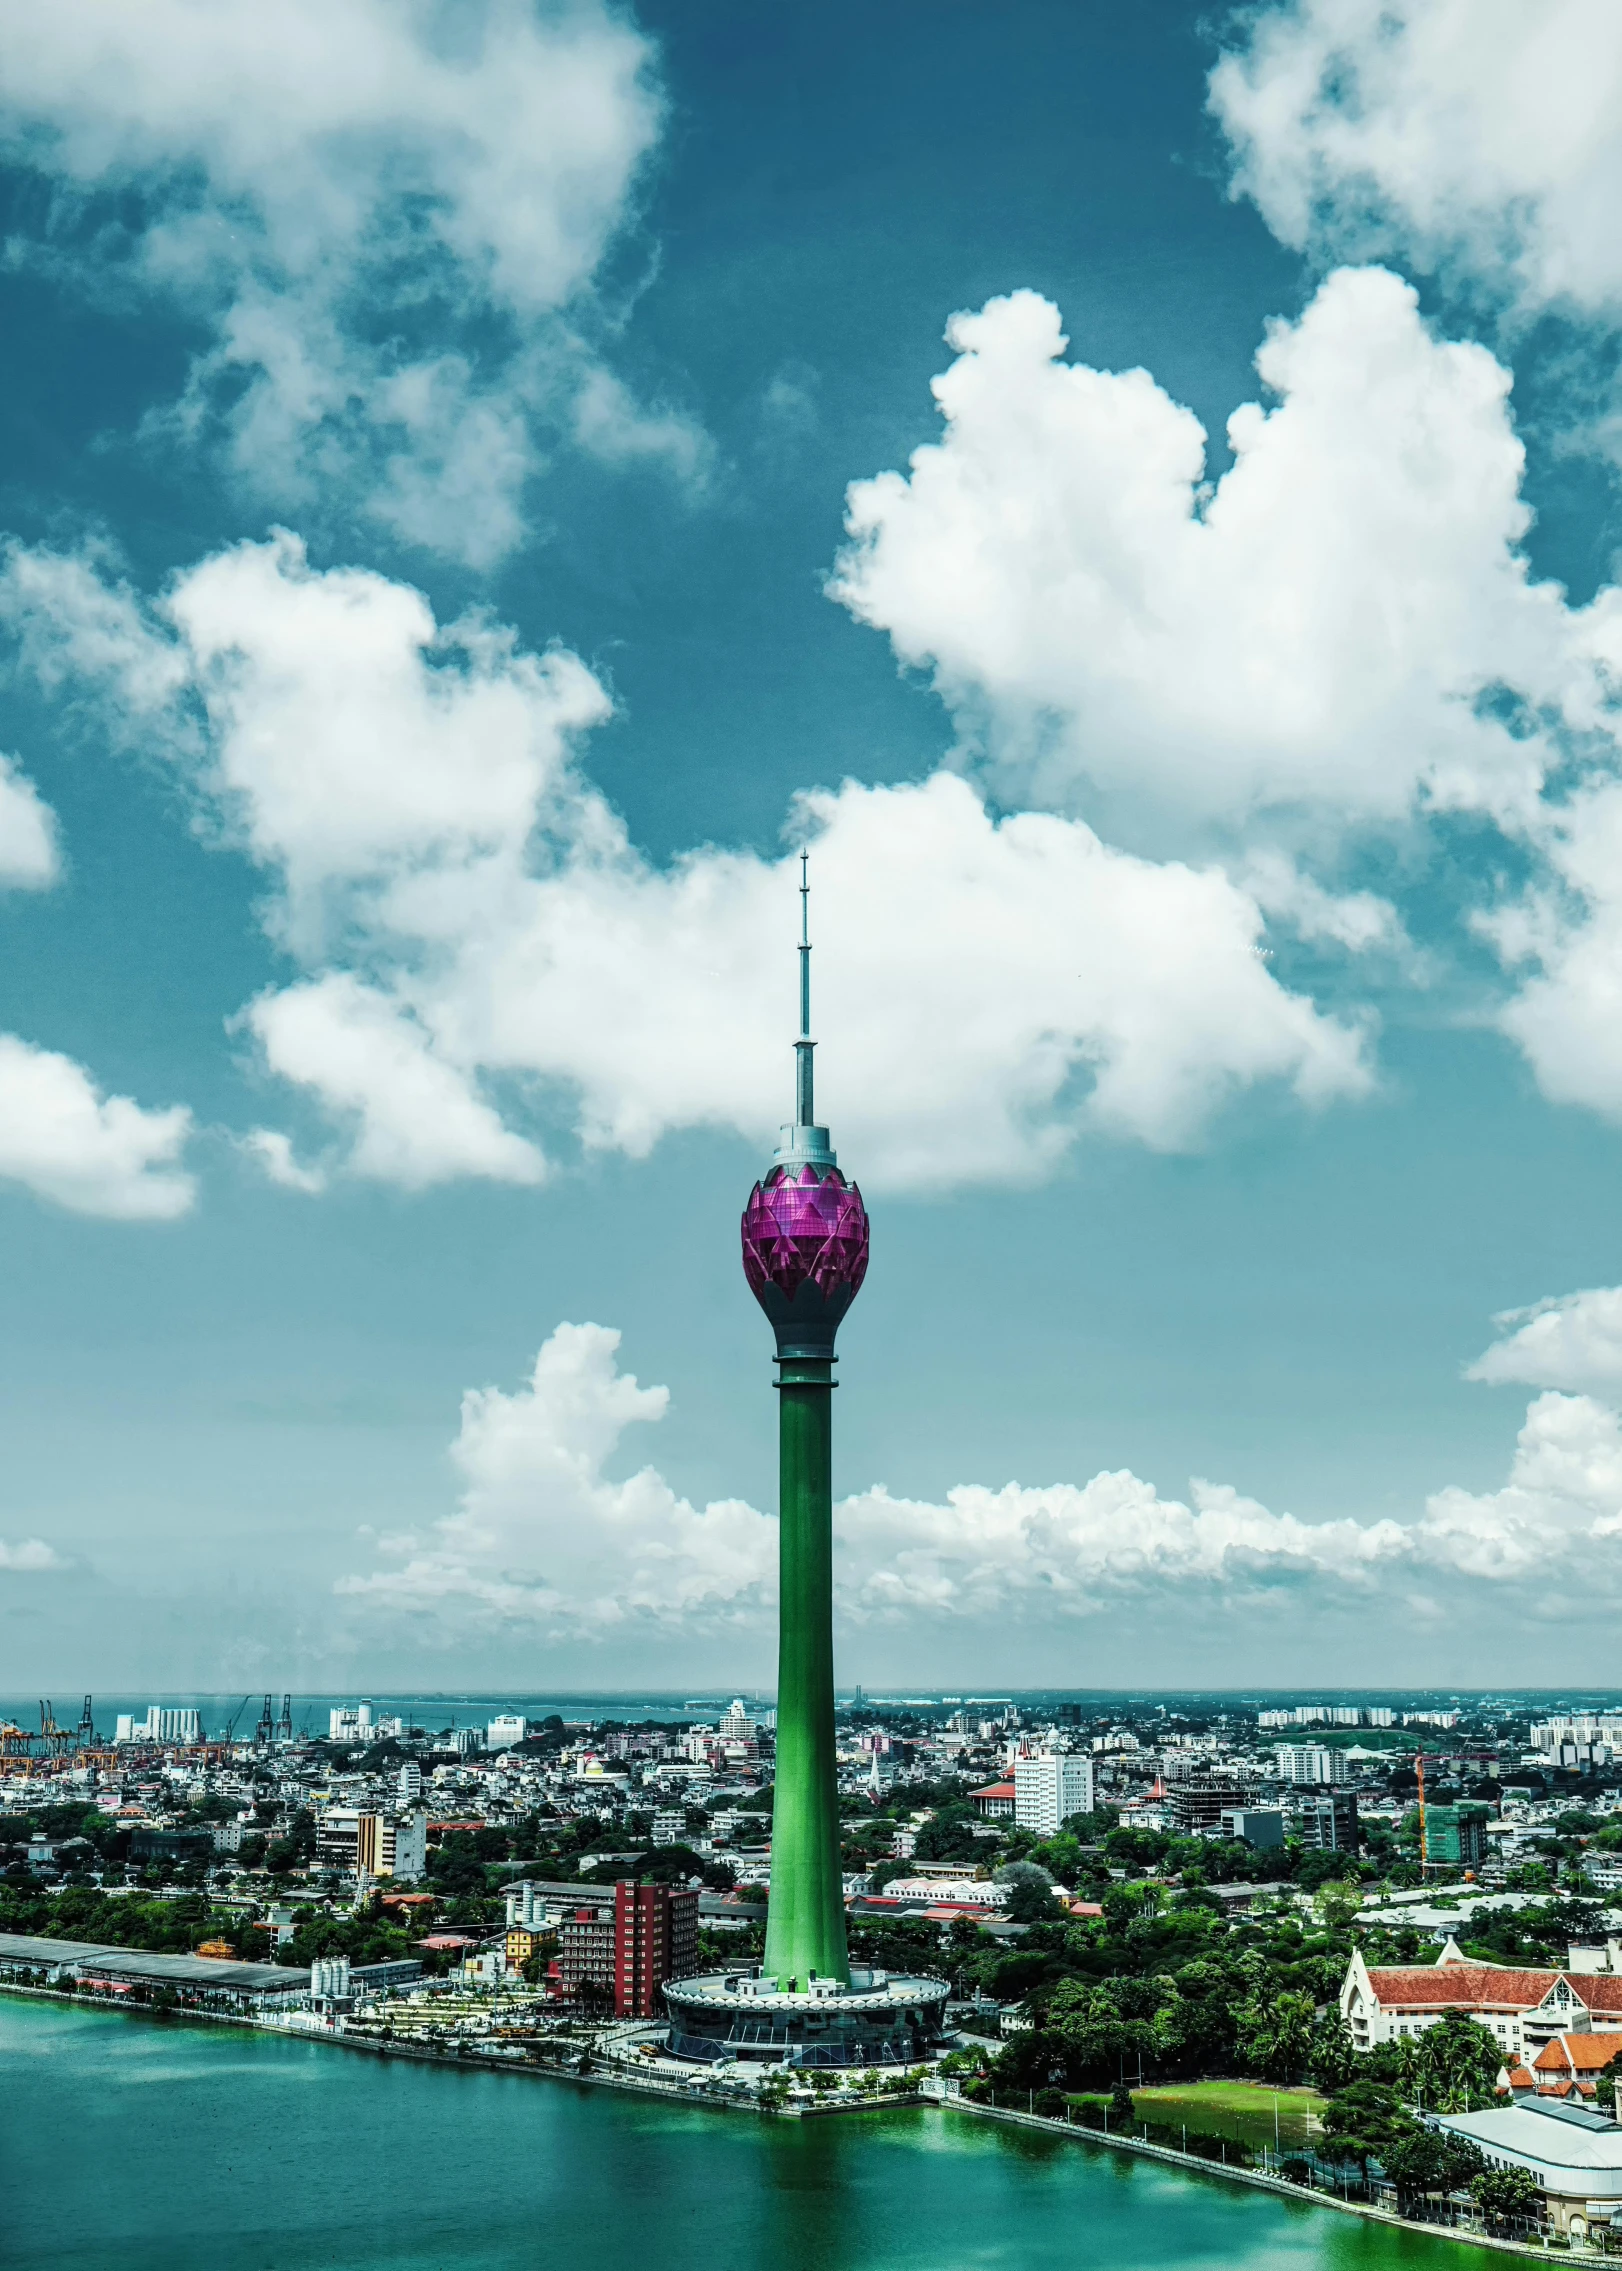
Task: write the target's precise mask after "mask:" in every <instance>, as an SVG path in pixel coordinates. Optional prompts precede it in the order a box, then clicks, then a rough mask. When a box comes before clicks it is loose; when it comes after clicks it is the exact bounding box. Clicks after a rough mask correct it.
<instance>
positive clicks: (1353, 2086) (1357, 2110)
mask: <svg viewBox="0 0 1622 2271" xmlns="http://www.w3.org/2000/svg"><path fill="white" fill-rule="evenodd" d="M1415 2126H1416V2125H1415V2122H1414V2118H1413V2116H1412V2114H1410V2113H1409V2111H1408V2109H1407V2107H1406V2106H1405V2105H1404V2104H1403V2102H1402V2100H1401V2098H1400V2097H1399V2096H1398V2095H1397V2092H1396V2091H1395V2090H1394V2089H1391V2088H1389V2087H1388V2086H1387V2085H1386V2084H1384V2083H1382V2082H1371V2081H1367V2080H1358V2081H1355V2082H1350V2083H1348V2084H1347V2086H1346V2088H1345V2089H1343V2090H1340V2091H1338V2092H1337V2093H1336V2095H1335V2096H1334V2097H1332V2098H1331V2099H1330V2101H1329V2103H1328V2105H1327V2106H1325V2108H1324V2114H1323V2128H1324V2135H1325V2136H1326V2137H1327V2138H1328V2139H1329V2140H1330V2142H1331V2143H1332V2144H1334V2145H1335V2146H1336V2147H1337V2148H1338V2149H1339V2150H1340V2152H1341V2153H1343V2154H1344V2155H1345V2157H1346V2158H1347V2159H1348V2160H1353V2161H1356V2162H1357V2164H1358V2166H1359V2167H1360V2168H1361V2169H1362V2171H1363V2174H1364V2175H1365V2176H1367V2174H1368V2168H1369V2162H1370V2161H1371V2160H1378V2161H1384V2160H1385V2158H1386V2155H1387V2153H1388V2152H1390V2151H1392V2150H1394V2149H1395V2148H1396V2147H1397V2146H1398V2145H1400V2144H1401V2143H1402V2142H1403V2141H1404V2140H1405V2139H1406V2138H1408V2137H1410V2136H1412V2135H1413V2134H1414V2133H1415Z"/></svg>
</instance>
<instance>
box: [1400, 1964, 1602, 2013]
mask: <svg viewBox="0 0 1622 2271" xmlns="http://www.w3.org/2000/svg"><path fill="white" fill-rule="evenodd" d="M1559 1977H1560V1974H1559V1972H1557V1971H1512V1970H1509V1969H1507V1968H1503V1969H1501V1968H1500V1967H1499V1966H1498V1965H1497V1964H1490V1963H1448V1964H1411V1965H1404V1966H1401V1967H1398V1966H1395V1965H1392V1966H1390V1967H1382V1968H1381V1969H1380V1970H1378V1971H1374V1970H1371V1971H1370V1973H1369V1984H1370V1986H1371V1987H1372V1988H1373V1989H1374V1993H1375V1996H1376V1999H1377V2000H1378V2001H1379V2002H1381V2003H1382V2004H1386V2005H1391V2004H1401V2005H1402V2007H1403V2008H1404V2009H1405V2010H1439V2009H1441V2008H1442V2007H1443V2006H1444V2005H1446V2006H1448V2007H1450V2008H1452V2009H1456V2010H1462V2009H1477V2008H1479V2007H1481V2006H1482V2005H1485V2006H1486V2007H1487V2008H1489V2009H1492V2010H1505V2011H1529V2010H1531V2009H1532V2008H1533V2007H1534V2006H1535V2005H1536V2004H1538V2003H1541V2002H1542V2000H1543V1998H1544V1996H1545V1995H1547V1994H1548V1992H1549V1989H1550V1988H1551V1987H1552V1986H1553V1985H1554V1983H1555V1981H1556V1980H1557V1979H1558V1978H1559ZM1583 1984H1584V1986H1585V1987H1586V1986H1592V1985H1595V1984H1596V1982H1594V1981H1592V1980H1585V1981H1584V1982H1583ZM1616 1984H1617V1985H1618V1986H1619V1987H1622V1979H1618V1980H1617V1982H1616Z"/></svg>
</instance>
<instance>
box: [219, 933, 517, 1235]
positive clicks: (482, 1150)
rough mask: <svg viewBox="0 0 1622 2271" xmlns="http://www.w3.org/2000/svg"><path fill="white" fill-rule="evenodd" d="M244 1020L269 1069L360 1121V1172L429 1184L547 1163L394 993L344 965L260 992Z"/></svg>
mask: <svg viewBox="0 0 1622 2271" xmlns="http://www.w3.org/2000/svg"><path fill="white" fill-rule="evenodd" d="M248 1018H249V1022H250V1024H251V1025H252V1027H253V1030H254V1032H255V1034H256V1035H257V1036H258V1038H259V1041H260V1043H261V1044H262V1046H263V1048H264V1052H265V1061H266V1063H267V1064H268V1065H269V1066H270V1069H271V1071H272V1072H275V1073H279V1074H280V1075H281V1076H282V1078H283V1079H284V1080H291V1081H296V1082H297V1083H298V1084H299V1085H300V1086H301V1087H305V1088H311V1089H314V1090H315V1092H316V1093H317V1095H319V1096H320V1097H321V1099H322V1101H323V1102H324V1103H325V1104H326V1105H327V1106H328V1107H329V1109H331V1110H332V1111H334V1112H336V1113H339V1114H343V1115H346V1116H347V1115H350V1114H352V1115H353V1116H354V1117H355V1118H356V1119H357V1120H358V1122H359V1129H358V1133H357V1134H356V1137H355V1143H354V1148H353V1151H352V1152H351V1154H350V1165H351V1167H352V1168H353V1169H354V1171H355V1173H356V1174H359V1175H369V1176H372V1177H374V1178H375V1179H376V1180H377V1181H379V1182H385V1183H397V1184H399V1185H400V1186H401V1187H402V1188H404V1189H406V1190H409V1191H420V1190H425V1189H426V1188H427V1187H428V1186H429V1185H430V1184H432V1183H442V1182H447V1181H449V1180H451V1179H452V1178H453V1177H455V1176H458V1175H480V1176H488V1177H491V1178H492V1179H494V1180H495V1181H497V1182H505V1183H538V1182H539V1181H540V1180H541V1177H542V1175H543V1174H544V1173H545V1164H544V1162H543V1160H542V1158H541V1155H540V1153H539V1152H538V1151H537V1150H536V1149H535V1147H534V1145H533V1144H530V1143H526V1142H525V1140H524V1139H523V1137H522V1136H517V1135H514V1134H513V1133H512V1132H511V1131H510V1130H509V1129H507V1128H505V1127H504V1126H503V1125H502V1123H501V1117H500V1115H499V1113H497V1112H495V1111H494V1110H492V1108H491V1107H490V1105H489V1104H487V1103H486V1102H484V1100H483V1099H482V1098H481V1097H479V1096H478V1095H477V1094H476V1093H475V1092H474V1087H473V1082H472V1079H471V1077H470V1075H469V1074H468V1073H466V1072H465V1071H463V1070H461V1069H459V1068H458V1067H457V1066H455V1065H451V1064H447V1063H446V1062H445V1061H444V1059H443V1058H442V1057H441V1056H439V1055H438V1054H437V1053H436V1051H435V1048H434V1045H433V1041H432V1039H431V1038H430V1036H429V1035H428V1034H427V1033H426V1032H424V1031H423V1029H422V1027H421V1026H420V1025H418V1024H416V1023H415V1022H414V1021H413V1019H412V1018H411V1016H410V1014H409V1013H408V1012H407V1011H405V1010H404V1009H402V1008H401V1007H400V1005H399V1004H398V1003H397V1002H392V1001H390V1000H389V999H388V998H387V997H386V996H384V995H383V994H380V993H378V992H376V991H375V990H374V989H373V988H372V987H370V986H366V985H363V984H362V983H361V982H360V981H359V980H358V979H356V978H354V977H351V976H349V975H348V974H347V973H343V972H337V971H333V972H329V973H328V974H327V975H325V976H323V977H321V978H318V979H316V980H314V981H313V982H312V983H311V984H309V985H301V986H288V987H286V988H285V989H284V990H283V991H282V992H281V993H274V994H264V995H261V996H260V998H259V999H258V1000H257V1001H256V1002H254V1004H253V1005H252V1007H251V1008H250V1010H249V1012H248Z"/></svg>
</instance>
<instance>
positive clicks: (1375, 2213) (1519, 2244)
mask: <svg viewBox="0 0 1622 2271" xmlns="http://www.w3.org/2000/svg"><path fill="white" fill-rule="evenodd" d="M932 2102H935V2103H938V2104H941V2105H944V2106H950V2107H952V2108H953V2109H954V2111H956V2112H959V2113H972V2114H974V2115H975V2116H977V2118H979V2119H980V2120H982V2121H1006V2122H1012V2123H1013V2124H1014V2125H1015V2126H1016V2127H1018V2128H1021V2129H1032V2130H1036V2131H1038V2132H1039V2133H1040V2134H1041V2135H1042V2136H1044V2137H1069V2138H1071V2139H1072V2140H1074V2141H1075V2142H1076V2143H1078V2144H1087V2145H1096V2146H1098V2147H1099V2148H1100V2149H1101V2150H1103V2151H1107V2152H1113V2153H1135V2154H1136V2155H1137V2156H1138V2157H1139V2159H1141V2160H1150V2161H1164V2162H1166V2163H1167V2164H1168V2165H1169V2166H1170V2167H1172V2168H1176V2169H1181V2170H1183V2171H1184V2172H1186V2173H1187V2174H1189V2175H1192V2176H1207V2177H1210V2178H1211V2179H1212V2180H1213V2182H1215V2183H1218V2184H1248V2185H1249V2186H1250V2187H1251V2188H1252V2190H1253V2191H1258V2192H1270V2193H1271V2194H1272V2195H1273V2197H1274V2198H1275V2199H1279V2200H1293V2201H1294V2202H1295V2203H1296V2205H1297V2206H1298V2207H1302V2208H1333V2209H1334V2211H1335V2213H1336V2214H1337V2215H1340V2216H1362V2217H1363V2218H1364V2219H1365V2220H1366V2221H1368V2222H1370V2223H1375V2224H1385V2225H1387V2226H1388V2227H1389V2228H1390V2229H1391V2230H1393V2231H1399V2232H1423V2233H1424V2234H1425V2236H1426V2237H1427V2238H1429V2239H1439V2240H1448V2241H1451V2242H1452V2244H1453V2245H1454V2246H1456V2247H1485V2248H1490V2249H1492V2251H1493V2252H1494V2253H1495V2254H1498V2255H1519V2256H1530V2257H1531V2258H1532V2259H1533V2260H1534V2261H1536V2262H1539V2263H1544V2262H1547V2261H1548V2259H1549V2257H1550V2256H1551V2255H1561V2256H1565V2257H1566V2258H1567V2259H1568V2260H1569V2261H1572V2262H1577V2263H1582V2262H1589V2261H1592V2262H1599V2261H1600V2260H1601V2258H1602V2253H1603V2251H1602V2250H1601V2249H1599V2248H1592V2247H1588V2248H1585V2247H1571V2246H1570V2245H1567V2246H1565V2247H1558V2248H1551V2247H1538V2246H1535V2245H1534V2244H1533V2243H1532V2241H1530V2240H1519V2239H1498V2238H1496V2237H1494V2236H1493V2235H1492V2234H1491V2233H1488V2232H1461V2231H1456V2230H1455V2229H1454V2228H1453V2227H1452V2226H1451V2225H1449V2224H1422V2223H1416V2222H1415V2221H1414V2219H1413V2218H1412V2217H1410V2216H1398V2215H1395V2214H1393V2212H1392V2211H1391V2210H1390V2209H1389V2208H1376V2207H1374V2206H1373V2205H1372V2204H1371V2203H1370V2202H1368V2201H1366V2200H1338V2199H1336V2197H1335V2195H1334V2194H1333V2193H1332V2192H1318V2191H1315V2190H1314V2189H1313V2188H1312V2187H1311V2186H1309V2185H1301V2184H1292V2183H1291V2182H1290V2180H1289V2178H1288V2177H1284V2176H1274V2175H1272V2174H1271V2172H1270V2171H1266V2170H1263V2169H1248V2168H1236V2167H1235V2166H1234V2165H1233V2164H1232V2163H1231V2162H1224V2161H1208V2160H1206V2159H1205V2158H1204V2156H1203V2155H1202V2154H1198V2153H1183V2152H1179V2151H1178V2149H1177V2147H1176V2146H1175V2145H1153V2144H1151V2143H1150V2142H1149V2140H1148V2139H1147V2138H1145V2137H1112V2136H1111V2135H1110V2134H1109V2132H1108V2131H1107V2130H1103V2129H1084V2128H1083V2127H1081V2125H1080V2124H1079V2123H1077V2122H1073V2121H1055V2120H1053V2119H1051V2118H1050V2117H1049V2116H1048V2115H1047V2114H1045V2113H1019V2112H1016V2111H1015V2109H1014V2108H1013V2107H1012V2106H1001V2105H981V2104H979V2103H977V2102H976V2101H975V2100H974V2099H973V2098H965V2097H961V2096H954V2097H943V2098H940V2099H938V2100H935V2101H932Z"/></svg>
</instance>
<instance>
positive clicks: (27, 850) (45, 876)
mask: <svg viewBox="0 0 1622 2271" xmlns="http://www.w3.org/2000/svg"><path fill="white" fill-rule="evenodd" d="M60 875H61V862H60V860H59V858H58V856H57V848H56V815H55V813H53V812H52V810H51V808H50V806H49V805H48V804H47V803H46V802H45V800H44V798H43V797H42V796H41V795H40V793H39V791H38V789H36V788H35V786H34V784H33V782H32V781H31V780H30V779H29V778H28V776H27V774H26V773H24V772H23V770H22V768H21V766H20V765H19V764H18V762H17V760H16V758H14V757H7V756H5V755H3V754H0V887H5V888H9V889H11V890H13V891H43V890H45V889H46V888H48V886H49V885H51V884H53V883H55V882H56V881H58V879H59V877H60Z"/></svg>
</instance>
